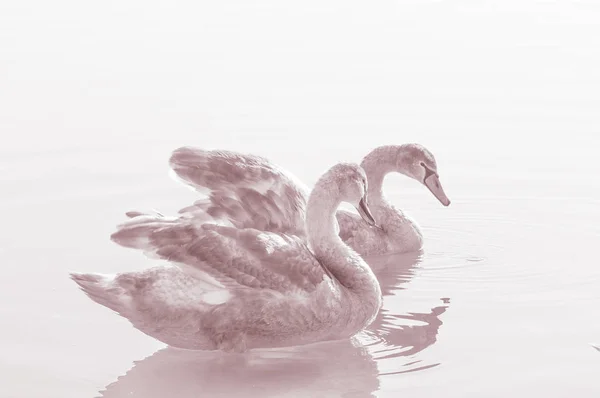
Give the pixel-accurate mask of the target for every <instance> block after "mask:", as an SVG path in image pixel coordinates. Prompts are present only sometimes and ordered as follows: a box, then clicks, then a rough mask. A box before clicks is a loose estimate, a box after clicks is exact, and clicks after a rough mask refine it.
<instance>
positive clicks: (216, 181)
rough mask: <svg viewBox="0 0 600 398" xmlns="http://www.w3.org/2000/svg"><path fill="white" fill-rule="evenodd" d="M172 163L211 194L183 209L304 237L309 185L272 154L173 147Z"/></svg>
mask: <svg viewBox="0 0 600 398" xmlns="http://www.w3.org/2000/svg"><path fill="white" fill-rule="evenodd" d="M169 163H170V167H171V169H172V170H173V172H174V173H175V175H176V176H177V177H178V179H180V180H181V181H183V182H184V183H185V184H187V185H189V186H190V187H192V188H194V189H195V190H197V191H198V192H200V193H203V194H206V195H207V196H208V198H207V199H202V200H199V201H197V202H195V203H194V204H193V205H192V206H189V207H186V208H184V209H182V210H181V211H180V213H181V214H183V215H186V216H188V217H190V218H197V217H200V218H201V221H205V217H206V215H210V216H211V217H212V218H213V219H215V220H221V221H225V222H226V224H229V225H232V226H235V227H237V228H255V229H258V230H261V231H271V232H281V233H286V234H293V235H297V236H302V237H304V235H305V231H304V215H305V209H306V199H307V197H308V189H307V187H306V186H304V185H303V184H302V183H300V182H299V181H298V180H297V179H296V178H295V177H294V176H292V175H291V174H289V173H288V172H286V171H285V170H283V169H282V168H280V167H278V166H276V165H274V164H273V163H271V162H269V161H268V160H267V159H265V158H262V157H259V156H254V155H248V154H241V153H237V152H231V151H222V150H203V149H199V148H192V147H182V148H179V149H176V150H175V151H173V153H172V155H171V158H170V160H169Z"/></svg>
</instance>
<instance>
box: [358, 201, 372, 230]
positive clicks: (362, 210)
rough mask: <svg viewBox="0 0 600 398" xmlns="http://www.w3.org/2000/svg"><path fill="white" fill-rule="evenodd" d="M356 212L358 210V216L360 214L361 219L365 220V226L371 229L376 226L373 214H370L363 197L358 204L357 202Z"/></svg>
mask: <svg viewBox="0 0 600 398" xmlns="http://www.w3.org/2000/svg"><path fill="white" fill-rule="evenodd" d="M356 210H358V214H360V216H361V217H362V219H363V220H365V221H366V223H367V224H369V225H370V226H372V227H376V226H377V224H376V223H375V218H374V217H373V214H371V210H370V209H369V206H368V205H367V200H366V199H365V198H364V197H363V198H362V199H361V200H360V202H358V207H356Z"/></svg>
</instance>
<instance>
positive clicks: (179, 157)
mask: <svg viewBox="0 0 600 398" xmlns="http://www.w3.org/2000/svg"><path fill="white" fill-rule="evenodd" d="M170 166H171V168H172V170H173V171H174V173H175V175H176V176H177V177H178V178H179V179H180V180H182V181H183V182H184V183H186V184H188V185H190V186H191V187H193V188H194V189H196V190H198V191H200V192H202V193H205V194H207V195H208V196H209V198H208V199H203V200H199V201H197V202H196V203H195V204H194V205H193V206H189V207H186V208H184V209H182V210H181V211H180V213H181V215H182V218H197V217H200V219H199V221H200V222H204V221H206V217H207V216H210V217H212V218H214V219H216V220H219V221H220V222H222V223H228V224H229V225H234V226H237V227H240V228H241V227H254V228H258V229H261V230H266V231H273V232H284V233H292V234H295V235H298V236H301V237H303V238H304V239H305V240H306V234H305V231H304V223H303V219H304V214H305V209H306V198H307V197H308V189H307V188H306V186H304V185H303V184H302V183H301V182H299V181H298V180H297V179H296V178H295V177H294V176H292V175H291V174H290V173H288V172H287V171H285V170H284V169H282V168H281V167H279V166H277V165H275V164H273V163H272V162H270V161H268V160H267V159H264V158H262V157H259V156H254V155H246V154H240V153H236V152H230V151H207V150H202V149H197V148H191V147H182V148H179V149H177V150H175V151H174V152H173V154H172V156H171V159H170ZM361 166H362V168H363V169H364V170H365V173H366V175H367V179H368V181H369V200H370V208H371V210H372V211H373V215H374V216H375V219H376V220H377V221H378V223H379V227H380V228H372V227H370V226H368V225H367V224H366V223H365V222H363V221H361V219H360V217H358V216H357V215H355V214H353V213H350V212H347V211H344V210H338V211H337V221H338V223H339V230H340V236H341V238H342V239H343V240H344V242H346V244H348V245H349V246H350V247H352V248H353V249H354V250H355V251H356V252H358V253H359V254H361V255H363V256H367V255H374V254H385V253H401V252H410V251H416V250H419V249H420V248H421V247H422V246H423V237H422V234H421V231H420V229H419V226H418V225H417V223H416V222H415V221H414V220H412V219H411V218H410V217H408V216H407V215H406V214H404V212H402V211H401V210H400V209H398V208H396V207H395V206H393V205H392V204H390V203H389V202H388V201H387V199H386V198H385V196H384V194H383V191H382V185H383V181H384V177H385V176H386V175H387V174H388V173H391V172H398V173H401V174H404V175H406V176H408V177H411V178H413V179H415V180H417V181H419V182H420V183H422V184H423V185H425V186H426V187H427V188H428V189H429V190H430V191H431V192H432V193H433V194H434V195H435V197H436V198H437V199H438V200H439V201H440V202H441V203H442V204H443V205H444V206H448V205H449V204H450V200H449V199H448V197H447V196H446V194H445V192H444V189H443V188H442V185H441V183H440V180H439V175H438V172H437V164H436V161H435V158H434V156H433V154H432V153H431V152H430V151H428V150H427V149H426V148H425V147H423V146H421V145H418V144H404V145H386V146H382V147H378V148H376V149H374V150H373V151H371V152H370V153H369V154H367V155H366V156H365V157H364V159H363V161H362V163H361Z"/></svg>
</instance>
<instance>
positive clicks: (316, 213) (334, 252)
mask: <svg viewBox="0 0 600 398" xmlns="http://www.w3.org/2000/svg"><path fill="white" fill-rule="evenodd" d="M338 192H339V189H338V186H337V184H335V183H332V182H331V181H327V180H321V181H319V182H317V185H315V188H314V189H313V191H312V192H311V194H310V196H309V198H308V204H307V206H306V230H307V234H308V243H309V245H310V247H311V249H312V251H313V253H314V255H315V257H316V258H317V260H318V261H319V262H320V263H321V265H323V267H324V268H325V269H326V270H327V271H328V272H329V273H330V274H331V275H332V276H333V277H335V279H337V280H338V282H339V283H340V284H341V285H343V286H344V287H346V288H347V289H348V290H350V291H354V292H357V293H363V294H364V293H369V294H375V295H378V294H380V292H381V291H380V289H379V284H378V282H377V279H376V278H375V276H374V275H373V272H372V271H371V268H370V267H369V266H368V265H367V263H365V261H364V260H363V259H362V258H361V257H360V256H359V255H358V254H357V253H356V252H355V251H354V250H352V249H351V248H350V247H349V246H347V245H346V244H345V243H344V242H343V241H342V240H341V239H340V237H339V236H338V231H337V228H336V226H337V224H336V223H337V220H336V218H335V213H336V211H337V208H338V207H339V205H340V203H341V200H340V199H339V195H338Z"/></svg>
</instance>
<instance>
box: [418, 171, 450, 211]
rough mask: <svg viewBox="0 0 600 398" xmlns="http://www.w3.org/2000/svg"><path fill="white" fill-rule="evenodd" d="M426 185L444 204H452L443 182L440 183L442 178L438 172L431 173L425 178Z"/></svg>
mask: <svg viewBox="0 0 600 398" xmlns="http://www.w3.org/2000/svg"><path fill="white" fill-rule="evenodd" d="M424 182H425V186H426V187H427V188H429V190H430V191H431V193H432V194H433V195H434V196H435V197H436V198H437V199H438V200H439V201H440V202H441V203H442V204H443V205H444V206H449V205H450V199H448V197H447V196H446V193H445V192H444V188H442V184H441V183H440V178H439V177H438V175H437V174H431V175H429V176H427V177H426V178H425V181H424Z"/></svg>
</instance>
